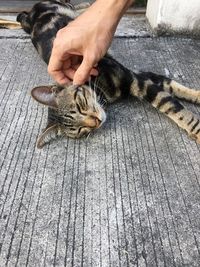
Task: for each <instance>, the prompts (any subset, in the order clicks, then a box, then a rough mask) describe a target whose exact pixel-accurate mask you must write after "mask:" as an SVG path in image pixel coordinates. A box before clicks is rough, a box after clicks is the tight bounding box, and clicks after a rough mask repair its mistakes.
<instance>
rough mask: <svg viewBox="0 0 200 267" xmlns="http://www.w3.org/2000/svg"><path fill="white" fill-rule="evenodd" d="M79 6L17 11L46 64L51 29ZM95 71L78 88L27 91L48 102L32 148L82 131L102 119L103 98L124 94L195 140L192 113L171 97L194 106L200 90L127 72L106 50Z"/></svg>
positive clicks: (45, 4) (60, 2) (198, 125)
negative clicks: (145, 104)
mask: <svg viewBox="0 0 200 267" xmlns="http://www.w3.org/2000/svg"><path fill="white" fill-rule="evenodd" d="M85 6H87V4H86V5H84V4H83V5H78V6H73V5H72V4H71V3H69V1H64V0H51V1H42V2H39V3H36V4H35V5H34V6H33V8H32V9H31V11H30V12H22V13H20V14H19V15H18V16H17V21H18V22H20V23H21V25H22V28H23V29H24V30H25V31H26V32H27V33H29V34H30V35H31V40H32V43H33V45H34V46H35V48H36V49H37V51H38V53H39V54H40V56H41V57H42V58H43V60H44V61H45V62H46V63H47V64H48V62H49V58H50V55H51V50H52V45H53V40H54V38H55V36H56V33H57V31H58V30H59V29H61V28H63V27H65V26H66V25H67V24H68V23H69V22H70V21H72V20H73V19H75V18H76V17H77V16H78V15H79V13H81V12H82V9H83V8H84V7H85ZM98 71H99V76H98V77H97V78H95V77H91V81H90V82H89V83H86V84H84V85H82V86H75V85H72V84H70V85H65V86H60V85H50V86H39V87H36V88H34V89H32V91H31V95H32V97H33V98H34V99H35V100H36V101H38V102H39V103H42V104H43V105H46V106H48V122H47V126H46V128H45V129H44V130H43V132H42V134H41V135H40V136H39V138H38V141H37V147H38V148H42V147H43V146H44V145H45V144H46V143H48V142H50V141H51V140H52V139H55V138H56V137H57V136H59V135H62V136H66V137H72V138H80V137H82V136H84V135H88V134H89V133H90V132H91V131H93V130H95V129H98V128H99V127H101V125H102V124H103V123H104V122H105V120H106V112H105V108H104V104H105V103H103V102H107V103H112V102H114V101H116V100H118V99H122V98H126V97H129V96H134V97H137V98H139V99H141V100H146V101H148V102H149V103H150V104H151V105H152V106H153V107H155V108H156V109H157V110H159V111H160V112H162V113H164V114H165V115H166V116H167V117H169V118H170V119H171V120H173V121H174V122H175V123H176V124H177V125H178V126H179V127H181V128H182V129H184V130H186V132H187V133H188V135H189V136H190V137H191V138H193V139H195V140H196V142H198V143H200V121H199V119H198V117H197V116H196V115H195V114H193V113H192V112H191V111H189V110H187V109H186V108H185V107H184V106H183V105H182V104H181V103H180V102H179V101H178V100H177V99H176V98H175V97H177V98H180V99H183V100H187V101H190V102H192V103H198V104H199V103H200V91H198V90H194V89H190V88H187V87H185V86H183V85H181V84H179V83H178V82H176V81H174V80H172V79H170V78H167V77H164V76H162V75H159V74H155V73H152V72H138V73H136V72H133V71H131V70H129V69H127V68H126V67H124V66H123V65H122V64H120V63H119V62H118V61H117V60H115V59H114V58H113V57H112V56H110V55H109V54H106V55H105V56H104V57H103V58H102V59H101V60H100V61H99V63H98ZM97 80H98V82H97Z"/></svg>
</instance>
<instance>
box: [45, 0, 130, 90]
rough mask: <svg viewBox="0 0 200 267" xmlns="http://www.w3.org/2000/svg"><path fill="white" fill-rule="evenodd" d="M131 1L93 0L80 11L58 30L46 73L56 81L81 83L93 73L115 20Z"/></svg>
mask: <svg viewBox="0 0 200 267" xmlns="http://www.w3.org/2000/svg"><path fill="white" fill-rule="evenodd" d="M131 3H133V0H96V2H94V3H93V4H92V5H91V6H90V7H89V8H88V9H87V10H86V11H85V12H84V13H83V14H81V15H80V16H79V17H77V18H76V19H75V20H74V21H72V22H71V23H69V24H68V25H67V26H66V27H64V28H63V29H61V30H59V31H58V33H57V36H56V39H55V41H54V44H53V49H52V54H51V57H50V61H49V65H48V72H49V74H50V75H51V76H52V77H53V78H54V79H55V80H56V81H57V82H58V83H60V84H65V83H69V82H70V81H71V80H73V84H77V85H80V84H83V83H84V82H85V81H86V80H87V79H88V78H89V76H90V75H97V74H98V72H97V70H96V69H95V66H96V64H98V61H99V60H100V59H101V58H102V57H103V56H104V55H105V53H106V52H107V50H108V48H109V46H110V44H111V42H112V39H113V36H114V33H115V30H116V27H117V25H118V23H119V20H120V19H121V17H122V16H123V14H124V13H125V11H126V9H127V8H128V6H129V5H130V4H131Z"/></svg>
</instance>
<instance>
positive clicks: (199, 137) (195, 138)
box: [189, 132, 200, 144]
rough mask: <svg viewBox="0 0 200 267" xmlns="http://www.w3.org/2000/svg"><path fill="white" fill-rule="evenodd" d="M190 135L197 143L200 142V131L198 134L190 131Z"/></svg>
mask: <svg viewBox="0 0 200 267" xmlns="http://www.w3.org/2000/svg"><path fill="white" fill-rule="evenodd" d="M189 137H190V138H191V139H192V140H195V141H196V142H197V144H200V132H199V133H197V134H193V133H190V134H189Z"/></svg>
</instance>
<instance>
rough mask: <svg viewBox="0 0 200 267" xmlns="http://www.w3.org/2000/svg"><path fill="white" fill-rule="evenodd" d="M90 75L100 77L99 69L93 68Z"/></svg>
mask: <svg viewBox="0 0 200 267" xmlns="http://www.w3.org/2000/svg"><path fill="white" fill-rule="evenodd" d="M90 75H93V76H98V75H99V72H98V70H97V69H95V68H93V69H92V70H91V71H90Z"/></svg>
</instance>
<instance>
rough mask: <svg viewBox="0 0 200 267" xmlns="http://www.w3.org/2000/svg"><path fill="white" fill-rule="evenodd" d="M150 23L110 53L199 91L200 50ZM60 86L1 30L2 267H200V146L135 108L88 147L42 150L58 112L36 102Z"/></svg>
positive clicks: (114, 111)
mask: <svg viewBox="0 0 200 267" xmlns="http://www.w3.org/2000/svg"><path fill="white" fill-rule="evenodd" d="M142 21H143V22H144V19H143V20H142V19H141V21H138V23H136V21H135V22H134V23H135V25H138V26H135V28H134V29H135V31H134V32H129V31H128V29H127V31H128V32H127V34H126V36H124V37H127V38H122V35H123V25H121V26H120V27H122V32H121V34H120V32H118V34H117V35H116V37H115V39H114V41H113V44H112V47H111V50H110V51H111V53H112V54H113V55H114V56H115V57H116V58H117V59H118V60H119V61H120V62H122V63H123V64H124V65H126V66H127V67H129V68H131V69H143V70H151V71H155V72H158V73H162V74H167V75H170V76H171V77H174V78H175V79H176V80H178V81H180V82H182V83H184V84H186V85H189V86H191V87H195V88H200V64H199V59H200V40H193V39H189V38H187V39H186V38H169V37H168V38H167V37H163V38H155V37H152V35H151V33H150V32H149V31H148V29H147V28H146V26H144V23H143V22H142ZM126 23H130V22H126ZM140 23H142V25H143V26H144V28H143V26H141V24H140ZM126 27H127V26H126ZM141 31H142V34H141ZM50 82H51V81H50V78H49V76H48V75H47V70H46V65H45V64H44V63H43V62H42V60H41V59H40V58H39V56H38V55H37V53H36V51H35V50H34V48H33V46H32V44H31V42H30V39H29V38H28V37H27V36H26V35H24V34H23V33H21V32H20V31H16V32H13V31H12V32H10V31H5V30H0V99H1V102H0V103H1V104H0V113H1V117H0V126H1V130H0V131H1V135H0V149H1V154H0V190H1V191H0V266H1V267H2V266H11V267H12V266H20V267H23V266H31V267H32V266H67V267H81V266H83V267H92V266H93V267H97V266H101V267H118V266H120V267H128V266H129V267H133V266H138V267H143V266H152V267H154V266H158V267H160V266H167V267H168V266H169V267H171V266H177V267H182V266H184V267H186V266H187V267H192V266H196V267H197V266H200V265H199V259H200V258H199V255H200V248H199V247H200V212H199V203H200V191H199V189H200V145H197V144H196V143H195V142H193V141H192V140H190V139H189V138H188V137H187V136H186V134H185V132H183V131H182V130H180V129H179V128H178V127H177V126H176V125H175V124H174V123H172V122H171V121H170V120H169V119H167V118H166V117H164V115H162V114H160V113H159V112H157V111H156V110H155V109H153V108H152V107H151V106H149V105H148V104H147V103H142V102H140V101H138V100H137V99H131V98H130V99H128V100H126V101H122V102H120V103H116V104H114V105H112V106H110V107H109V108H108V114H109V115H108V120H107V122H106V123H105V125H104V126H103V127H102V129H100V130H99V131H97V132H96V133H94V134H92V135H91V136H90V138H89V139H87V140H85V139H82V140H76V141H74V140H70V139H60V140H57V141H55V142H53V143H51V144H50V145H47V146H46V147H45V148H44V149H42V150H38V149H36V147H35V142H36V139H37V136H38V134H39V133H40V132H41V130H42V128H43V127H44V126H45V123H46V118H47V109H45V108H43V107H42V106H41V105H39V104H37V103H36V102H34V101H33V100H32V99H31V97H30V90H31V88H33V87H34V86H38V85H42V84H48V83H50ZM185 105H186V106H187V107H188V108H190V109H191V110H192V111H194V112H195V113H196V114H199V115H200V107H199V106H195V105H192V104H188V103H185Z"/></svg>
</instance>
